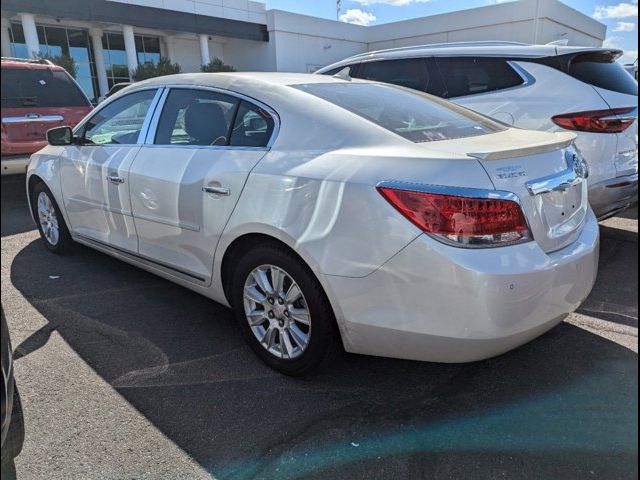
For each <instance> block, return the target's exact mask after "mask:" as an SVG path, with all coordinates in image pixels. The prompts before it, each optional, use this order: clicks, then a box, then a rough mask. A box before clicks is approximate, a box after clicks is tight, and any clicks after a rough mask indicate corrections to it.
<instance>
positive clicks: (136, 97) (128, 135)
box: [83, 90, 156, 145]
mask: <svg viewBox="0 0 640 480" xmlns="http://www.w3.org/2000/svg"><path fill="white" fill-rule="evenodd" d="M155 94H156V90H143V91H141V92H135V93H131V94H129V95H125V96H124V97H122V98H119V99H118V100H115V101H113V102H112V103H110V104H109V105H107V106H106V107H104V108H102V109H100V110H99V111H98V112H97V113H96V114H95V115H94V116H93V117H91V118H90V119H89V121H88V122H87V123H86V124H85V127H84V135H83V143H84V144H89V145H109V144H118V145H132V144H135V143H138V136H139V135H140V131H141V130H142V124H143V122H144V119H145V117H146V116H147V111H148V110H149V106H150V105H151V102H152V101H153V97H154V96H155Z"/></svg>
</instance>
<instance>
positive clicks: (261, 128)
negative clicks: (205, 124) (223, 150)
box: [229, 100, 274, 147]
mask: <svg viewBox="0 0 640 480" xmlns="http://www.w3.org/2000/svg"><path fill="white" fill-rule="evenodd" d="M273 127H274V121H273V118H272V117H271V115H269V113H268V112H266V111H265V110H264V109H262V108H260V107H258V106H256V105H253V104H251V103H249V102H245V101H244V100H243V101H242V103H240V108H239V109H238V113H237V114H236V121H235V123H234V124H233V130H232V131H231V141H230V142H229V144H230V145H232V146H234V147H266V146H267V144H268V143H269V139H270V138H271V134H272V133H273Z"/></svg>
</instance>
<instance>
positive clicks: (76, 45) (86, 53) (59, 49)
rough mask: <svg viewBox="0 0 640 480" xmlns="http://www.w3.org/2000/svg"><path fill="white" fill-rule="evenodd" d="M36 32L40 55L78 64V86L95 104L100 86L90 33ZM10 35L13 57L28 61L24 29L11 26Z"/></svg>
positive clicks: (51, 29) (44, 29)
mask: <svg viewBox="0 0 640 480" xmlns="http://www.w3.org/2000/svg"><path fill="white" fill-rule="evenodd" d="M36 30H37V32H38V42H39V44H40V48H39V52H38V53H39V54H40V55H41V56H45V55H50V56H52V57H56V56H59V55H68V56H70V57H71V58H73V60H74V62H75V63H76V78H75V80H76V82H78V84H79V85H80V87H82V90H84V93H85V94H86V95H87V97H89V98H91V99H94V100H95V99H96V98H97V96H98V95H97V92H98V82H97V79H96V73H95V71H96V69H95V63H94V59H93V51H92V50H91V43H90V42H89V34H88V33H87V31H86V30H83V29H79V28H66V27H59V26H55V27H54V26H49V25H37V26H36ZM9 33H10V35H11V54H12V55H13V56H14V57H18V58H29V52H27V45H26V42H25V39H24V32H23V30H22V25H21V24H19V23H12V24H11V29H10V30H9Z"/></svg>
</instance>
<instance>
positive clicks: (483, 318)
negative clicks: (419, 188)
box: [325, 211, 599, 362]
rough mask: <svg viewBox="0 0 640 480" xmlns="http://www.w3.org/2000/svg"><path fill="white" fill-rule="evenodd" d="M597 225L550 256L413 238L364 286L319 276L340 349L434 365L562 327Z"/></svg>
mask: <svg viewBox="0 0 640 480" xmlns="http://www.w3.org/2000/svg"><path fill="white" fill-rule="evenodd" d="M598 250H599V233H598V223H597V221H596V218H595V216H594V215H593V213H592V212H591V211H590V212H589V216H588V220H587V222H586V225H585V227H584V229H583V231H582V232H581V234H580V236H579V238H578V239H577V240H576V241H575V242H574V243H573V244H571V245H569V246H567V247H565V248H563V249H562V250H559V251H557V252H553V253H550V254H548V253H545V252H544V251H542V250H541V249H540V248H539V246H538V245H537V244H536V243H535V242H529V243H526V244H521V245H514V246H510V247H502V248H494V249H484V250H465V249H459V248H455V247H449V246H446V245H443V244H440V243H438V242H436V241H435V240H433V239H431V238H430V237H428V236H426V235H422V236H420V237H418V238H417V239H416V240H415V241H413V242H412V243H411V244H410V245H408V246H407V247H406V248H405V249H404V250H402V251H401V252H400V253H398V254H397V255H396V256H395V257H394V258H392V259H391V260H390V261H389V262H387V264H385V265H384V266H382V267H381V268H380V269H379V270H377V271H376V272H374V273H372V274H370V275H368V276H366V277H363V278H345V277H333V276H325V280H326V281H327V283H328V284H329V285H330V290H331V292H332V293H331V295H332V296H333V298H334V299H335V301H336V302H337V304H338V305H337V306H338V308H336V312H337V317H338V319H339V322H340V327H341V332H342V334H343V342H344V345H345V349H346V350H347V351H350V352H355V353H362V354H368V355H379V356H387V357H395V358H405V359H412V360H424V361H435V362H469V361H475V360H481V359H484V358H489V357H492V356H495V355H499V354H501V353H504V352H506V351H508V350H510V349H512V348H515V347H517V346H519V345H522V344H523V343H526V342H527V341H529V340H532V339H533V338H535V337H537V336H539V335H541V334H542V333H544V332H545V331H547V330H549V329H550V328H552V327H553V326H555V325H557V324H558V323H559V322H561V321H562V320H563V319H564V318H565V317H566V316H567V315H568V314H569V313H571V312H572V311H574V310H575V309H576V308H577V307H578V306H579V305H580V304H581V303H582V301H583V300H584V299H585V298H586V297H587V295H588V294H589V292H590V291H591V288H592V287H593V284H594V282H595V278H596V273H597V269H598Z"/></svg>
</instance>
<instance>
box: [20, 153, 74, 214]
mask: <svg viewBox="0 0 640 480" xmlns="http://www.w3.org/2000/svg"><path fill="white" fill-rule="evenodd" d="M63 150H64V147H54V146H51V145H49V146H46V147H44V148H43V149H42V150H39V151H38V152H36V153H34V154H33V155H31V161H30V162H29V166H28V168H27V177H26V185H25V187H26V189H27V202H28V204H29V212H30V213H31V218H32V219H33V220H34V222H35V218H34V217H33V208H32V205H31V192H30V191H29V185H30V184H31V182H32V178H33V177H38V179H39V180H41V181H42V182H44V184H45V185H46V186H47V188H48V189H49V190H50V191H51V193H52V194H53V197H54V199H55V201H56V203H57V204H58V207H59V208H60V211H61V212H62V216H63V218H64V220H65V222H66V223H67V225H69V219H68V218H67V212H66V210H65V208H64V202H63V198H62V182H61V178H60V155H61V154H62V152H63Z"/></svg>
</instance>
